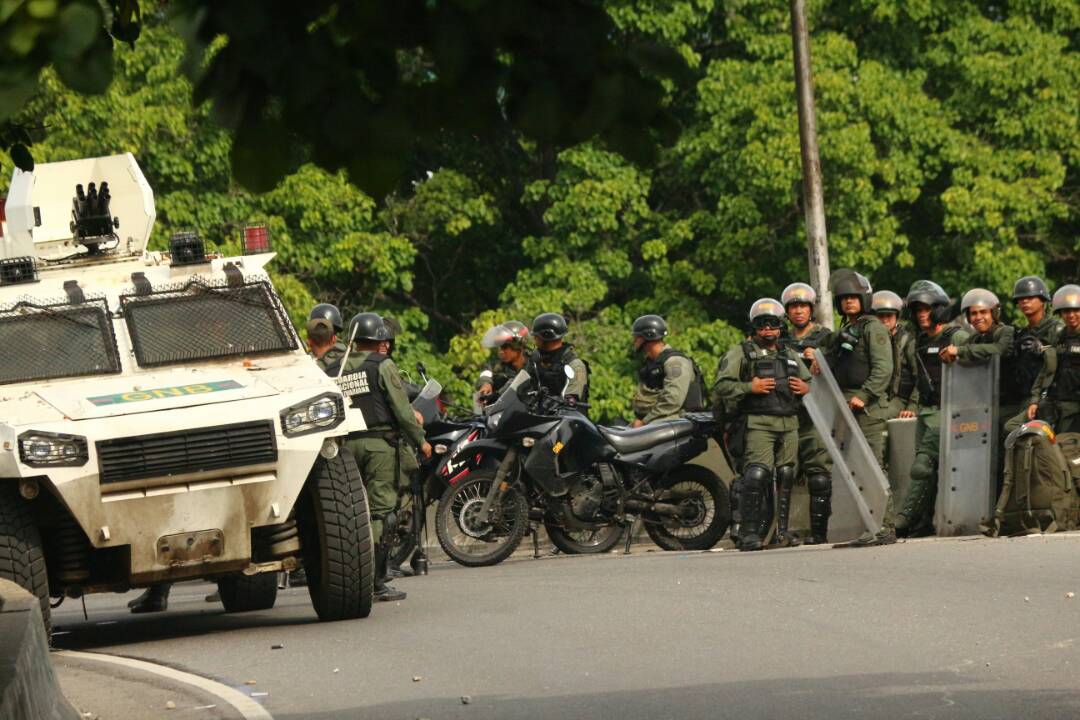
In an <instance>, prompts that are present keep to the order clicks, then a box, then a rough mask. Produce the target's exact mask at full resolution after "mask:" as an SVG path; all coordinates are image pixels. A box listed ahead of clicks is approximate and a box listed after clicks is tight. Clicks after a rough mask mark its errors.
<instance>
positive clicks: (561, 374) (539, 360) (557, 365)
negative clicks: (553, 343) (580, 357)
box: [525, 345, 589, 402]
mask: <svg viewBox="0 0 1080 720" xmlns="http://www.w3.org/2000/svg"><path fill="white" fill-rule="evenodd" d="M576 359H577V355H575V354H574V346H573V345H563V346H562V347H560V348H559V349H558V350H552V351H550V352H543V351H541V350H535V351H533V353H532V354H531V355H530V356H529V362H528V364H527V365H526V366H525V369H526V371H527V372H528V373H529V376H530V377H531V378H533V380H534V381H535V382H536V383H537V384H539V385H540V387H543V388H544V389H545V390H547V392H548V394H549V395H561V394H562V391H563V388H564V387H566V372H565V371H564V370H563V368H564V367H565V366H567V365H569V364H570V363H571V362H573V361H574V360H576ZM586 368H588V366H587V365H586ZM584 395H585V397H583V398H579V399H580V400H581V401H582V402H588V399H589V398H588V396H589V381H588V378H586V380H585V393H584Z"/></svg>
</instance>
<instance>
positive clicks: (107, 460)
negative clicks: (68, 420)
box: [97, 420, 277, 485]
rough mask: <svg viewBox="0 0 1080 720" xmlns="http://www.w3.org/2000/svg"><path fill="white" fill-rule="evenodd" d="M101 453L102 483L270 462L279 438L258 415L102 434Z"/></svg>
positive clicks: (267, 422)
mask: <svg viewBox="0 0 1080 720" xmlns="http://www.w3.org/2000/svg"><path fill="white" fill-rule="evenodd" d="M97 453H98V468H99V470H100V472H101V483H102V484H103V485H104V484H108V483H118V482H125V481H128V480H142V479H144V478H156V477H166V476H169V475H180V474H184V473H196V472H204V471H206V470H219V469H221V468H232V467H237V468H239V467H244V466H247V465H261V464H263V463H271V462H275V461H276V460H277V442H276V440H275V438H274V424H273V422H271V421H270V420H260V421H257V422H245V423H236V424H234V425H218V426H217V427H207V428H199V429H197V430H181V431H179V432H168V433H154V434H153V435H135V436H132V437H125V438H115V439H113V440H102V441H100V442H98V443H97Z"/></svg>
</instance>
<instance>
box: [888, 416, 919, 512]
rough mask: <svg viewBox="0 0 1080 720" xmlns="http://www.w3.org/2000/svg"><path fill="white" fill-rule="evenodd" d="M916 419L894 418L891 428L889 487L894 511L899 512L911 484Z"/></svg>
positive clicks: (890, 423)
mask: <svg viewBox="0 0 1080 720" xmlns="http://www.w3.org/2000/svg"><path fill="white" fill-rule="evenodd" d="M916 422H917V421H916V420H915V418H893V419H892V420H890V421H889V422H888V427H889V453H888V458H889V487H890V488H892V496H893V510H896V511H899V510H900V509H901V508H902V507H903V504H904V499H905V498H906V497H907V490H908V485H910V484H911V465H912V463H913V462H914V461H915V423H916Z"/></svg>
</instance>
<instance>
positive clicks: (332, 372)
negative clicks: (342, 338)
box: [315, 342, 345, 377]
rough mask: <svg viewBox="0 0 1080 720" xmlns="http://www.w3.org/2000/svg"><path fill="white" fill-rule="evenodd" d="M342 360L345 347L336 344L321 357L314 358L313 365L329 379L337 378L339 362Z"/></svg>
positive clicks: (339, 367)
mask: <svg viewBox="0 0 1080 720" xmlns="http://www.w3.org/2000/svg"><path fill="white" fill-rule="evenodd" d="M344 358H345V346H344V345H342V344H341V343H340V342H338V343H334V345H333V347H331V348H330V349H329V350H327V351H326V352H325V353H323V356H322V357H320V358H315V363H316V364H317V365H318V366H319V367H320V368H322V370H323V372H325V373H326V374H327V375H329V376H330V377H337V374H338V370H340V369H341V361H342V360H343V359H344Z"/></svg>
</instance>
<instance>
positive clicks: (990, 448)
mask: <svg viewBox="0 0 1080 720" xmlns="http://www.w3.org/2000/svg"><path fill="white" fill-rule="evenodd" d="M999 362H1000V359H999V358H997V357H994V359H993V360H992V362H990V363H988V364H986V365H974V366H963V365H959V364H958V363H953V364H951V365H946V366H945V367H944V368H943V372H942V375H941V453H940V455H939V457H940V460H939V461H938V494H937V504H936V509H935V512H934V527H935V528H936V529H937V534H938V535H939V536H942V537H948V536H953V535H977V534H978V533H979V526H980V525H988V524H989V523H990V522H991V521H992V520H993V517H994V503H995V500H996V499H997V498H996V497H995V495H996V490H997V446H998V443H997V435H998V417H997V415H998V410H997V399H998V373H999Z"/></svg>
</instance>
